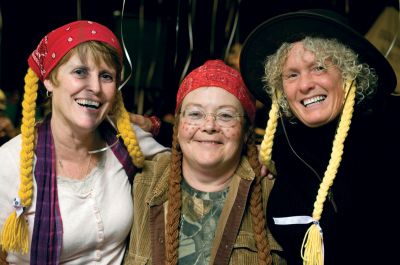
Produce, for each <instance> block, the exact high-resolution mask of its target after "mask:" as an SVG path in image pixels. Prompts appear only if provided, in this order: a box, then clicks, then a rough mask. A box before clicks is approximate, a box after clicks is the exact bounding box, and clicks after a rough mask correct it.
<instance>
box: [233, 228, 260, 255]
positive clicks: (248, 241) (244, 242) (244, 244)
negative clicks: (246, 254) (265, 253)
mask: <svg viewBox="0 0 400 265" xmlns="http://www.w3.org/2000/svg"><path fill="white" fill-rule="evenodd" d="M233 248H234V249H238V248H245V249H247V250H249V251H254V252H257V247H256V241H255V239H254V234H253V233H249V232H245V231H240V232H239V235H238V236H237V238H236V242H235V244H234V246H233Z"/></svg>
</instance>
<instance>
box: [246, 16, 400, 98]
mask: <svg viewBox="0 0 400 265" xmlns="http://www.w3.org/2000/svg"><path fill="white" fill-rule="evenodd" d="M306 36H310V37H322V38H329V39H336V40H338V41H339V42H341V43H343V44H344V45H346V46H348V47H350V48H351V49H353V50H354V51H355V52H356V53H357V54H358V56H359V57H358V58H359V60H360V63H367V64H368V65H369V66H370V67H372V68H374V69H375V70H376V72H377V74H378V78H379V80H378V94H386V93H387V94H390V93H391V92H392V91H393V90H394V88H395V87H396V84H397V81H396V75H395V73H394V71H393V68H392V67H391V66H390V64H389V62H388V61H387V60H386V58H385V57H384V56H383V54H382V53H381V52H380V51H379V50H377V49H376V48H375V46H373V45H372V44H371V43H370V42H369V41H368V40H367V39H365V38H364V36H363V35H361V34H360V33H358V32H356V31H355V30H354V29H352V28H351V27H349V26H348V24H347V23H346V19H345V18H344V17H342V16H340V15H339V14H337V13H335V12H333V11H330V10H322V9H310V10H302V11H297V12H291V13H286V14H282V15H279V16H276V17H273V18H271V19H269V20H267V21H265V22H263V23H262V24H260V25H259V26H258V27H257V28H255V29H254V30H253V31H252V32H251V33H250V35H249V36H248V37H247V39H246V41H245V42H244V45H243V48H242V51H241V55H240V71H241V73H242V75H243V80H244V81H245V83H246V85H247V87H248V88H249V89H250V91H251V92H252V93H253V95H254V96H255V97H256V98H257V99H258V100H260V101H261V102H263V103H264V104H270V102H271V101H270V99H269V96H268V95H267V93H266V92H265V91H264V89H263V82H262V77H263V75H264V62H265V59H266V58H267V56H269V55H272V54H273V53H275V52H276V51H277V49H278V48H279V47H280V46H281V45H282V43H284V42H289V43H292V42H295V41H299V40H301V39H303V38H304V37H306ZM381 92H384V93H381Z"/></svg>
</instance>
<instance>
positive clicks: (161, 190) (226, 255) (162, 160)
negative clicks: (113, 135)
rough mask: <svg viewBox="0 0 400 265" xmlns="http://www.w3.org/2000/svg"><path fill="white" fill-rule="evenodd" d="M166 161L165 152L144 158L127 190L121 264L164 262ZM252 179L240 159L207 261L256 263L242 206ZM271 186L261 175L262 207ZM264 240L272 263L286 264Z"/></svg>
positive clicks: (246, 213)
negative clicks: (126, 237)
mask: <svg viewBox="0 0 400 265" xmlns="http://www.w3.org/2000/svg"><path fill="white" fill-rule="evenodd" d="M169 164H170V154H169V153H161V154H159V155H157V156H156V157H155V158H154V159H153V160H152V161H146V162H145V166H144V168H143V171H142V173H138V174H137V175H136V177H135V180H134V185H133V190H132V192H133V198H134V223H133V226H132V230H131V236H130V245H129V249H128V250H127V252H126V255H125V261H124V264H129V265H130V264H158V265H161V264H162V265H164V263H165V222H166V213H167V210H168V209H167V205H168V204H167V202H168V198H167V194H168V193H167V190H168V175H169ZM254 177H255V176H254V172H253V170H252V168H251V166H250V164H249V163H248V161H247V159H246V158H242V161H241V162H240V165H239V168H238V170H237V171H236V173H235V175H234V176H233V179H232V181H231V184H230V189H229V193H228V196H227V198H226V202H225V205H224V208H223V210H222V213H221V216H220V219H219V222H218V226H217V229H216V231H215V239H214V244H213V246H212V249H211V261H210V264H235V265H237V264H243V265H246V264H248V265H250V264H251V265H253V264H257V263H258V260H257V248H256V245H255V240H254V237H253V228H252V222H251V215H250V211H249V209H248V208H246V205H247V200H249V198H250V196H249V191H250V186H251V183H252V181H253V179H254ZM272 186H273V181H272V180H269V179H267V178H264V180H263V182H262V188H263V191H264V192H263V195H264V196H263V203H264V205H267V199H268V196H269V193H270V191H271V189H272ZM264 211H265V207H264ZM268 234H269V233H268ZM268 239H269V244H270V247H271V249H272V250H273V261H274V264H285V263H284V261H282V260H281V259H280V258H279V257H278V256H277V255H276V254H275V253H276V251H279V250H281V248H280V246H279V245H278V244H277V243H276V241H275V240H274V239H273V238H272V236H271V235H270V234H269V235H268Z"/></svg>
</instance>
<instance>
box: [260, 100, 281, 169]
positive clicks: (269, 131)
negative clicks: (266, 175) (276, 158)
mask: <svg viewBox="0 0 400 265" xmlns="http://www.w3.org/2000/svg"><path fill="white" fill-rule="evenodd" d="M278 118H279V105H278V100H277V99H275V98H274V99H273V100H272V105H271V110H270V111H269V118H268V122H267V127H266V129H265V134H264V139H263V141H262V143H261V148H260V158H261V161H262V163H263V164H264V165H266V166H267V168H268V169H270V170H272V167H273V166H272V160H271V157H272V146H273V145H274V137H275V132H276V128H277V127H278Z"/></svg>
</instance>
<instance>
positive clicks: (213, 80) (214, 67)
mask: <svg viewBox="0 0 400 265" xmlns="http://www.w3.org/2000/svg"><path fill="white" fill-rule="evenodd" d="M210 86H215V87H220V88H223V89H225V90H226V91H228V92H229V93H231V94H232V95H234V96H235V97H236V98H237V99H238V100H239V101H240V103H241V104H242V107H243V109H244V110H245V111H246V112H247V115H248V116H249V119H250V121H251V122H254V118H255V115H256V103H255V99H254V98H253V96H252V95H251V94H250V92H249V90H248V89H247V87H246V86H245V84H244V82H243V79H242V77H241V75H240V73H239V72H238V71H236V70H235V69H233V68H231V67H229V66H228V65H226V64H225V63H224V62H223V61H221V60H209V61H207V62H205V63H204V64H203V65H202V66H200V67H198V68H196V69H194V70H193V71H192V72H190V73H189V74H188V75H187V76H186V77H185V79H183V81H182V83H181V85H180V86H179V90H178V93H177V95H176V108H175V112H178V110H179V108H180V106H181V104H182V101H183V99H184V98H185V97H186V95H187V94H189V93H190V92H192V91H193V90H195V89H197V88H200V87H210Z"/></svg>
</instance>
